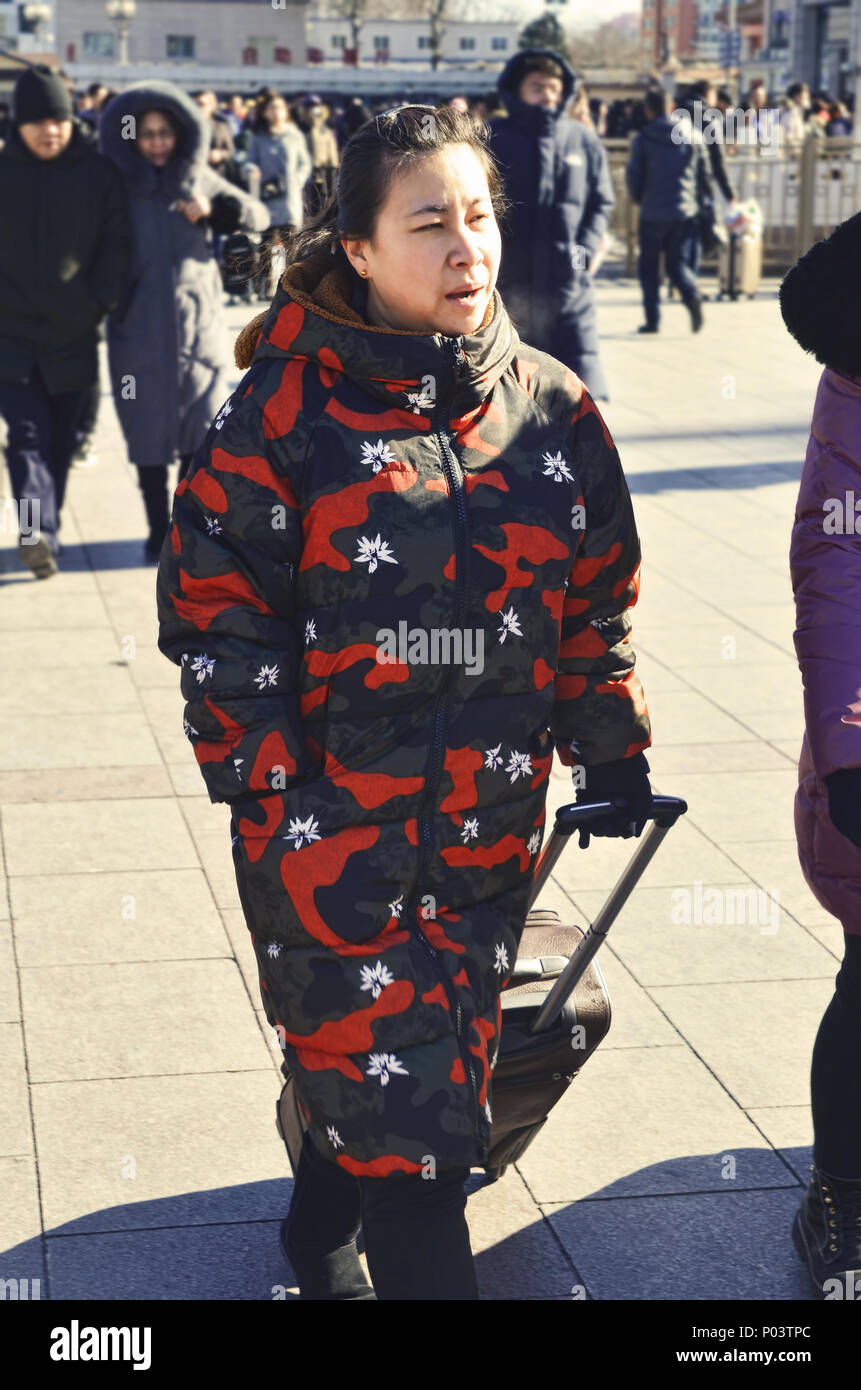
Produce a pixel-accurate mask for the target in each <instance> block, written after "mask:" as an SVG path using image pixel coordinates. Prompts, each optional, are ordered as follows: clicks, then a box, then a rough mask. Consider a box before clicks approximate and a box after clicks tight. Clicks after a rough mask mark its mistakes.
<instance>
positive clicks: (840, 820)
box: [824, 767, 861, 849]
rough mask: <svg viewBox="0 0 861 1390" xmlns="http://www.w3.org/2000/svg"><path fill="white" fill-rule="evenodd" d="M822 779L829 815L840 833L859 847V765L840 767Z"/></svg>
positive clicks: (860, 789)
mask: <svg viewBox="0 0 861 1390" xmlns="http://www.w3.org/2000/svg"><path fill="white" fill-rule="evenodd" d="M824 781H825V785H826V787H827V788H828V814H829V816H830V817H831V819H832V821H833V822H834V824H835V825H836V827H837V829H838V830H839V831H840V834H841V835H845V836H846V838H847V840H851V841H852V843H853V845H857V846H858V847H859V849H861V767H841V768H839V769H838V771H837V772H830V773H829V774H828V776H827V777H826V778H825V779H824Z"/></svg>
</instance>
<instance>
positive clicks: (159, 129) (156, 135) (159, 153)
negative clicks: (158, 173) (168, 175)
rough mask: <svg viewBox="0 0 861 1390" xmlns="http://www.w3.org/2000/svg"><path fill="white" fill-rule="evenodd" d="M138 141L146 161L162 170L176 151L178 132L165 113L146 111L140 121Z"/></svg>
mask: <svg viewBox="0 0 861 1390" xmlns="http://www.w3.org/2000/svg"><path fill="white" fill-rule="evenodd" d="M137 141H138V149H139V150H140V152H141V154H142V155H143V157H144V159H145V160H146V161H147V162H148V163H149V164H154V165H155V167H156V168H157V169H162V168H163V167H164V166H165V164H167V161H168V160H169V159H170V157H171V155H172V154H173V152H174V150H175V149H176V132H175V131H174V128H173V126H172V125H171V123H170V121H169V120H168V118H167V116H166V115H165V114H164V112H163V111H146V112H145V113H144V114H143V116H141V118H140V120H139V121H138V129H137Z"/></svg>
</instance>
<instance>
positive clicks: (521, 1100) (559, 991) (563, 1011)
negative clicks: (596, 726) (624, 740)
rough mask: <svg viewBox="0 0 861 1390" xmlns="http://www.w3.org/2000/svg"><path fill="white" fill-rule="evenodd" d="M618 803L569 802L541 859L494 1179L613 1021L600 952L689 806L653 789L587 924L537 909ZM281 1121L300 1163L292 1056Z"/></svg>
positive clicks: (505, 1067)
mask: <svg viewBox="0 0 861 1390" xmlns="http://www.w3.org/2000/svg"><path fill="white" fill-rule="evenodd" d="M613 809H614V807H613V806H612V805H610V804H609V803H607V802H594V803H592V804H591V805H586V806H575V805H570V806H562V807H560V809H559V811H557V813H556V822H555V825H554V827H553V833H552V834H551V836H550V839H549V840H548V842H547V844H546V846H545V848H544V850H543V851H542V853H541V855H540V857H539V859H538V863H537V864H536V866H535V873H534V876H533V881H532V890H531V893H530V896H529V903H528V910H527V917H526V923H525V925H524V928H523V935H522V937H521V941H520V947H519V949H518V953H517V959H516V961H515V963H514V969H513V971H512V973H511V976H510V978H509V982H508V985H507V986H506V988H505V989H504V990H503V991H502V995H501V998H502V1029H501V1034H500V1046H499V1052H498V1054H497V1058H496V1063H495V1066H494V1069H493V1084H492V1093H493V1122H492V1127H491V1141H490V1148H489V1150H488V1154H487V1158H486V1160H485V1163H484V1167H485V1171H486V1172H487V1176H488V1180H489V1181H490V1182H495V1181H496V1180H497V1178H500V1177H501V1176H502V1174H503V1173H504V1172H505V1169H506V1168H507V1166H508V1165H509V1164H510V1163H513V1162H514V1161H515V1160H516V1159H518V1158H519V1157H520V1156H521V1155H522V1154H523V1153H524V1152H525V1151H526V1149H527V1148H528V1147H529V1145H530V1144H531V1143H532V1140H533V1139H534V1138H535V1136H536V1134H537V1133H538V1132H539V1130H540V1129H541V1128H542V1127H543V1126H544V1124H545V1122H546V1120H547V1117H548V1115H549V1113H550V1111H551V1110H552V1108H553V1106H554V1105H555V1104H556V1102H557V1101H558V1100H560V1099H561V1097H562V1096H563V1095H564V1094H565V1092H566V1091H567V1089H568V1087H569V1086H570V1084H571V1082H572V1081H573V1080H574V1077H575V1076H576V1075H577V1073H578V1072H579V1071H580V1068H581V1067H582V1066H583V1065H584V1063H585V1062H586V1061H588V1059H589V1057H591V1055H592V1053H593V1052H594V1051H595V1049H596V1048H597V1046H598V1044H599V1043H600V1042H601V1041H602V1040H603V1039H604V1038H605V1037H606V1035H607V1032H608V1029H609V1027H610V1000H609V997H608V995H607V990H606V986H605V985H604V981H603V979H602V976H601V972H600V970H599V969H598V966H597V965H596V964H595V962H594V956H595V954H596V952H597V951H598V949H599V948H600V946H601V945H602V944H603V942H604V938H605V937H606V935H607V932H608V931H609V930H610V927H611V926H612V924H613V922H614V921H615V919H616V917H617V916H618V914H619V913H620V911H621V910H622V908H623V907H624V905H625V903H626V902H627V900H628V898H629V897H630V895H631V893H632V892H633V890H634V888H635V887H636V885H637V883H638V882H639V879H640V877H641V875H642V873H643V871H644V869H645V868H646V866H647V864H648V863H649V862H650V860H651V859H652V857H653V856H654V854H655V853H656V851H657V850H658V848H659V847H660V845H661V842H662V841H663V839H664V837H665V835H666V834H667V832H668V831H669V830H670V829H671V827H672V826H673V825H675V823H676V821H677V820H678V819H679V817H680V816H682V815H684V813H685V812H686V811H687V809H688V808H687V805H686V804H685V802H684V801H681V800H680V799H679V798H678V797H672V796H655V797H653V798H652V810H651V814H650V817H649V818H650V819H651V820H652V821H653V822H654V823H653V824H652V825H651V826H649V829H648V830H647V831H646V832H645V834H644V835H643V837H642V839H641V841H640V843H639V845H638V847H637V849H636V850H635V852H634V854H633V856H632V858H631V860H630V862H629V864H628V866H627V868H626V869H625V870H624V871H623V873H622V875H621V877H620V878H619V880H618V882H617V883H616V885H615V887H614V888H613V889H612V891H611V892H610V894H609V896H608V898H607V900H606V902H605V903H604V906H603V907H602V908H601V910H600V912H599V913H598V916H597V917H596V918H595V921H594V922H593V923H592V925H591V926H590V927H589V929H588V931H586V932H585V933H584V932H583V931H582V930H581V928H580V927H577V926H573V925H568V924H563V923H562V922H561V921H560V920H559V916H558V914H557V913H556V912H553V911H549V910H547V909H540V908H539V909H533V910H529V909H532V904H533V903H534V902H535V900H536V898H537V897H538V894H539V893H540V892H541V889H542V888H543V887H544V884H545V883H546V882H547V879H548V878H549V877H550V874H551V872H552V870H553V868H554V866H555V864H556V862H557V860H558V859H559V856H560V854H561V853H562V851H563V849H564V848H565V845H566V843H567V841H568V837H569V836H570V835H572V834H573V833H574V831H575V830H588V828H589V826H590V825H593V824H594V823H595V822H596V821H598V820H600V819H602V817H604V816H606V815H607V813H608V812H609V811H612V810H613ZM281 1070H282V1072H283V1074H284V1076H285V1078H286V1079H285V1082H284V1086H283V1087H282V1089H281V1094H280V1096H279V1097H278V1101H277V1103H276V1109H275V1122H276V1125H277V1128H278V1133H279V1134H280V1136H281V1138H282V1140H283V1141H284V1145H285V1147H286V1149H287V1156H288V1158H289V1160H290V1166H291V1168H292V1169H293V1172H294V1173H295V1172H296V1169H297V1166H298V1163H299V1153H300V1151H301V1147H302V1136H303V1134H304V1131H305V1128H306V1126H307V1120H306V1117H305V1115H304V1113H303V1109H302V1103H301V1101H300V1100H299V1097H298V1095H297V1093H296V1088H295V1085H294V1081H293V1077H292V1075H291V1073H290V1071H289V1068H288V1067H287V1064H286V1062H285V1063H283V1064H282V1067H281Z"/></svg>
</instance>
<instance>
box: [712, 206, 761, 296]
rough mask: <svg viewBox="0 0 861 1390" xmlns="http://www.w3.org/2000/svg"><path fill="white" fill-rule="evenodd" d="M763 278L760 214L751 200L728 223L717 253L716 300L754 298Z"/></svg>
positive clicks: (757, 207)
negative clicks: (724, 237)
mask: <svg viewBox="0 0 861 1390" xmlns="http://www.w3.org/2000/svg"><path fill="white" fill-rule="evenodd" d="M761 279H762V213H761V211H760V208H759V204H758V203H757V202H756V201H755V200H754V199H751V200H750V202H748V203H745V204H744V206H743V207H742V208H741V209H740V210H739V213H738V216H737V217H736V218H735V219H734V221H733V222H731V223H730V225H729V236H728V237H727V239H726V242H725V243H724V244H723V245H722V246H721V247H720V250H719V252H718V287H719V288H718V299H722V298H723V296H724V295H729V298H730V299H738V297H739V295H742V294H746V295H748V296H749V297H750V298H751V299H753V297H754V295H755V294H756V292H757V290H758V289H759V282H760V280H761Z"/></svg>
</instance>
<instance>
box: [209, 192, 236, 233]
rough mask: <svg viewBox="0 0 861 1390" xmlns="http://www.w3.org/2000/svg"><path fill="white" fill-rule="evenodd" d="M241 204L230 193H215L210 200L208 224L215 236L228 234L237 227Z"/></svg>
mask: <svg viewBox="0 0 861 1390" xmlns="http://www.w3.org/2000/svg"><path fill="white" fill-rule="evenodd" d="M241 218H242V204H241V203H240V201H239V199H238V198H234V197H233V195H232V194H230V193H216V195H215V197H214V198H213V200H212V211H211V212H210V214H209V225H210V227H211V228H212V230H213V232H214V234H215V235H216V236H230V235H231V234H232V233H233V232H235V231H237V230H238V228H239V223H240V221H241Z"/></svg>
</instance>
